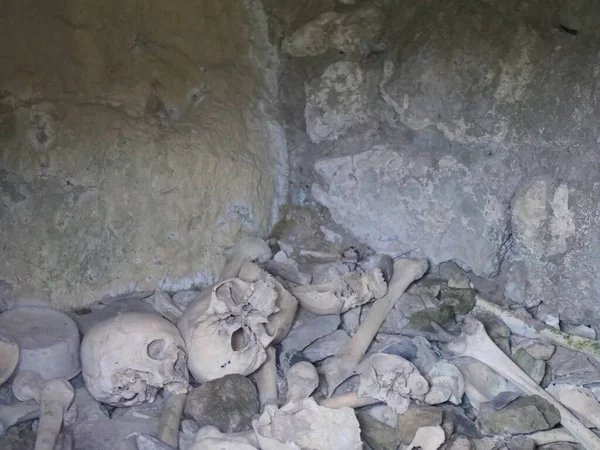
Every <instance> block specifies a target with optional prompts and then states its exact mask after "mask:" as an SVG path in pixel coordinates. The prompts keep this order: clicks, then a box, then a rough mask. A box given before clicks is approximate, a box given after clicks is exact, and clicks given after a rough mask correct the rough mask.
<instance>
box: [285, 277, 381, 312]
mask: <svg viewBox="0 0 600 450" xmlns="http://www.w3.org/2000/svg"><path fill="white" fill-rule="evenodd" d="M292 293H293V294H294V296H295V297H296V298H297V299H298V301H299V302H300V305H301V306H302V307H303V308H304V309H306V310H307V311H310V312H312V313H313V314H317V315H327V314H341V313H344V312H346V311H348V310H350V309H352V308H354V307H356V306H360V305H364V304H365V303H368V302H370V301H372V300H374V299H378V298H381V297H383V296H384V295H385V294H386V293H387V284H386V282H385V280H384V278H383V273H382V272H381V270H380V269H379V268H375V269H373V270H370V271H368V272H363V271H362V270H361V271H352V272H348V273H345V274H343V275H340V276H338V277H335V279H333V280H331V281H329V282H328V283H323V284H312V285H306V286H297V287H295V288H294V289H292Z"/></svg>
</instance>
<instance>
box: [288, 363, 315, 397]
mask: <svg viewBox="0 0 600 450" xmlns="http://www.w3.org/2000/svg"><path fill="white" fill-rule="evenodd" d="M287 385H288V391H287V403H291V402H294V401H297V400H303V399H305V398H308V397H309V396H310V394H312V393H313V392H314V390H315V389H316V388H317V386H318V385H319V374H318V373H317V369H315V366H313V365H312V364H311V363H309V362H308V361H301V362H299V363H296V364H294V365H293V366H292V367H291V368H290V370H288V373H287Z"/></svg>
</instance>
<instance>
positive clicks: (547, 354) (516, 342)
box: [511, 336, 556, 361]
mask: <svg viewBox="0 0 600 450" xmlns="http://www.w3.org/2000/svg"><path fill="white" fill-rule="evenodd" d="M511 341H512V342H511V347H512V351H513V354H514V353H515V352H516V351H517V350H519V349H520V348H524V349H525V350H527V353H529V354H530V355H531V356H532V357H534V358H535V359H541V360H542V361H548V360H549V359H550V358H552V355H553V354H554V351H555V350H556V347H554V345H552V344H550V343H548V342H544V341H541V340H539V339H527V338H522V337H520V336H511Z"/></svg>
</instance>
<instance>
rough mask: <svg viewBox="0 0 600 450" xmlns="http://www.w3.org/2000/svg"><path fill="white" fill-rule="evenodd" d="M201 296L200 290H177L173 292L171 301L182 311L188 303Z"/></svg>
mask: <svg viewBox="0 0 600 450" xmlns="http://www.w3.org/2000/svg"><path fill="white" fill-rule="evenodd" d="M200 297H202V291H196V290H188V291H179V292H176V293H175V294H173V303H174V304H175V306H177V307H178V308H179V309H181V310H182V311H185V310H186V308H187V307H188V305H189V304H190V303H192V302H194V301H196V300H198V299H199V298H200Z"/></svg>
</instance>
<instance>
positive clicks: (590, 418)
mask: <svg viewBox="0 0 600 450" xmlns="http://www.w3.org/2000/svg"><path fill="white" fill-rule="evenodd" d="M546 392H548V394H550V395H551V396H552V397H554V398H555V399H556V400H558V401H559V402H561V403H562V404H563V405H565V406H566V407H567V408H569V409H570V410H571V411H572V412H573V414H575V415H576V416H577V417H579V419H580V420H581V421H582V422H583V423H584V424H586V425H587V426H589V427H591V428H597V429H600V403H598V400H596V397H595V396H594V394H593V393H592V391H590V390H589V389H587V388H584V387H577V386H571V385H569V384H551V385H550V386H548V387H547V388H546Z"/></svg>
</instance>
